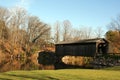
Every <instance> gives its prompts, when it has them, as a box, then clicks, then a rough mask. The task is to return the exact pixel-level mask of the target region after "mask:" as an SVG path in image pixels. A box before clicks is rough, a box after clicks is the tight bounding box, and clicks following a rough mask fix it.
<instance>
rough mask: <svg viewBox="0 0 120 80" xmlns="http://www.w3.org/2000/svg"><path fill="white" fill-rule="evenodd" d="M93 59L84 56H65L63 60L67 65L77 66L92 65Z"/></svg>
mask: <svg viewBox="0 0 120 80" xmlns="http://www.w3.org/2000/svg"><path fill="white" fill-rule="evenodd" d="M92 61H93V58H92V57H82V56H64V57H63V58H62V62H63V63H65V64H67V65H75V66H90V64H89V63H90V62H92Z"/></svg>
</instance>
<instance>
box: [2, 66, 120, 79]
mask: <svg viewBox="0 0 120 80" xmlns="http://www.w3.org/2000/svg"><path fill="white" fill-rule="evenodd" d="M0 80H120V67H113V68H107V69H102V70H93V69H61V70H33V71H10V72H4V73H0Z"/></svg>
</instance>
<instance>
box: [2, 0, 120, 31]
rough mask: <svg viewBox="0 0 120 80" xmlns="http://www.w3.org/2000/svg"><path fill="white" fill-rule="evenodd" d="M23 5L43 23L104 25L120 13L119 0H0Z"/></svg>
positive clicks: (14, 4)
mask: <svg viewBox="0 0 120 80" xmlns="http://www.w3.org/2000/svg"><path fill="white" fill-rule="evenodd" d="M16 5H19V6H23V7H25V8H26V9H27V11H28V12H29V13H30V14H32V15H35V16H38V17H39V18H40V19H41V20H42V21H44V22H45V23H49V24H51V25H53V24H54V23H55V22H56V21H57V20H58V21H61V22H62V21H64V20H69V21H70V22H71V23H72V25H73V27H80V26H89V27H93V28H96V27H104V29H105V28H106V26H107V25H108V24H109V23H110V21H111V19H115V18H116V17H117V16H118V15H120V0H0V6H3V7H7V8H10V7H14V6H16Z"/></svg>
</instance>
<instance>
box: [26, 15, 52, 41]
mask: <svg viewBox="0 0 120 80" xmlns="http://www.w3.org/2000/svg"><path fill="white" fill-rule="evenodd" d="M49 31H50V27H49V25H47V24H45V23H43V22H41V21H40V20H39V18H38V17H36V16H30V17H29V22H28V29H27V33H28V35H29V41H30V42H33V43H35V42H36V40H37V39H39V38H41V37H42V36H45V35H46V34H47V33H48V32H49Z"/></svg>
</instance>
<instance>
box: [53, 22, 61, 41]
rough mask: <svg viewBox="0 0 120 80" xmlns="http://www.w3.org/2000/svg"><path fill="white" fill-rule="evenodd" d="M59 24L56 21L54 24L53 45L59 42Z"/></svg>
mask: <svg viewBox="0 0 120 80" xmlns="http://www.w3.org/2000/svg"><path fill="white" fill-rule="evenodd" d="M60 27H61V26H60V22H59V21H57V22H56V23H55V30H54V32H55V33H54V34H55V35H54V41H55V43H57V42H59V41H60V36H61V35H60V31H61V29H60Z"/></svg>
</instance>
